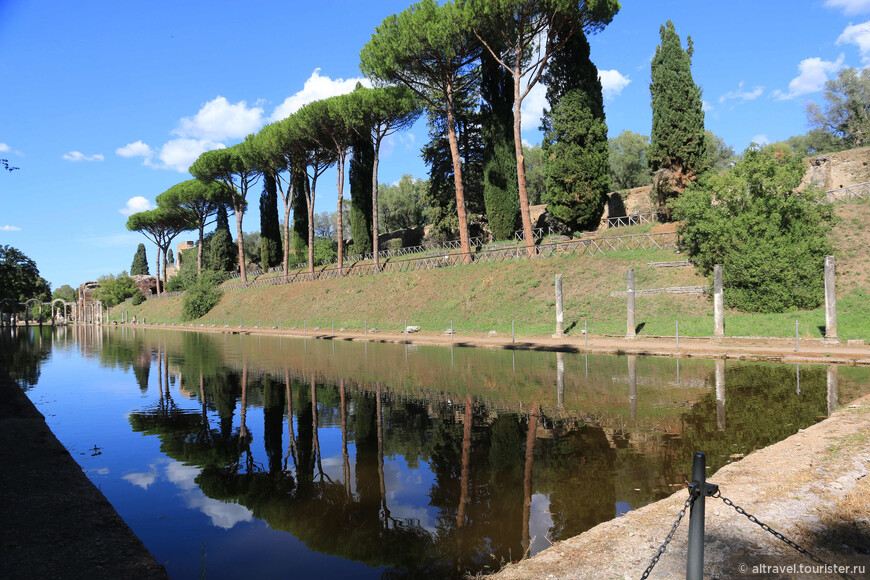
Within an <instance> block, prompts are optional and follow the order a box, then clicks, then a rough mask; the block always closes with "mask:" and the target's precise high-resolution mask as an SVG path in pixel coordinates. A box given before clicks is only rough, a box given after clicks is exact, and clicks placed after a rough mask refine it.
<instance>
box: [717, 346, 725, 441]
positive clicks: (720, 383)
mask: <svg viewBox="0 0 870 580" xmlns="http://www.w3.org/2000/svg"><path fill="white" fill-rule="evenodd" d="M716 428H717V429H718V430H719V431H724V430H725V361H724V360H722V359H716Z"/></svg>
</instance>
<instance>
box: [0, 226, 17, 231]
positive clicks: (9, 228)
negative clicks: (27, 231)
mask: <svg viewBox="0 0 870 580" xmlns="http://www.w3.org/2000/svg"><path fill="white" fill-rule="evenodd" d="M20 231H21V228H19V227H18V226H0V232H20Z"/></svg>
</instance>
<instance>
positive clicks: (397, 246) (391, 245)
mask: <svg viewBox="0 0 870 580" xmlns="http://www.w3.org/2000/svg"><path fill="white" fill-rule="evenodd" d="M387 249H388V250H401V249H402V238H393V239H392V240H389V241H387Z"/></svg>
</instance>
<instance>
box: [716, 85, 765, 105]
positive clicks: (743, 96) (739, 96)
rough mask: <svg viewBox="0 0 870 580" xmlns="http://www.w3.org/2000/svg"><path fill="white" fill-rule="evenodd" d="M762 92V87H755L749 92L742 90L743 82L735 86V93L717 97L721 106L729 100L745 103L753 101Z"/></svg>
mask: <svg viewBox="0 0 870 580" xmlns="http://www.w3.org/2000/svg"><path fill="white" fill-rule="evenodd" d="M763 92H764V88H763V87H755V88H754V89H752V90H751V91H746V90H743V81H740V83H739V84H738V85H737V90H736V91H728V92H727V93H725V94H724V95H722V96H721V97H719V103H720V104H721V103H724V102H725V101H729V100H737V101H740V102H742V103H745V102H746V101H753V100H755V99H757V98H758V97H760V96H761V94H762V93H763Z"/></svg>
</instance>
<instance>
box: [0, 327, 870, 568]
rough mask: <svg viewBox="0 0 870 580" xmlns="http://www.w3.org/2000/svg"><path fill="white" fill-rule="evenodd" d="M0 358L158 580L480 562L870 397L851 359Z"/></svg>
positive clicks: (271, 344)
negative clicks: (142, 548) (139, 544)
mask: <svg viewBox="0 0 870 580" xmlns="http://www.w3.org/2000/svg"><path fill="white" fill-rule="evenodd" d="M0 367H3V368H4V369H6V370H7V372H9V374H11V375H12V376H13V378H15V379H16V380H17V381H18V382H19V383H20V384H21V385H22V387H24V388H25V389H26V391H27V394H28V396H29V397H30V398H31V400H33V401H34V403H35V404H36V405H37V407H38V408H39V410H40V411H41V412H42V413H43V414H44V415H45V417H46V420H47V422H48V424H49V426H50V427H51V429H52V430H53V431H54V433H55V434H56V435H57V437H58V439H60V441H61V442H62V443H63V444H64V445H65V446H66V447H67V449H69V451H70V453H71V454H72V455H73V457H74V458H75V459H76V460H77V461H78V462H79V463H80V464H81V466H82V468H83V469H84V470H85V472H86V473H87V475H88V477H89V478H90V479H91V480H92V481H93V482H94V483H95V484H96V485H97V486H98V487H99V488H100V489H101V490H102V492H103V493H104V494H105V495H106V497H107V498H108V499H109V501H111V503H112V504H113V505H114V506H115V508H116V509H117V511H118V512H119V513H120V514H121V516H122V517H123V518H124V520H125V521H126V522H127V523H128V524H129V525H130V527H131V528H132V529H133V531H134V532H135V533H136V534H137V535H138V536H139V537H140V538H141V539H142V541H143V542H144V543H145V545H146V546H147V547H148V549H149V550H151V552H152V553H153V554H154V555H155V557H156V558H157V560H158V561H159V562H161V563H163V564H164V565H165V566H166V568H167V570H168V572H169V573H170V575H171V576H172V577H173V578H194V577H200V576H201V575H204V576H205V577H207V578H239V577H249V576H252V575H257V576H259V577H285V576H287V575H292V576H294V577H318V578H321V577H322V578H342V577H354V578H357V577H373V578H399V577H432V578H449V577H454V578H459V577H462V576H463V575H465V574H466V573H469V572H470V573H476V572H479V571H487V570H491V569H497V568H499V567H500V566H501V565H502V563H504V562H507V561H513V560H518V559H520V558H522V557H523V556H524V555H527V554H534V553H536V552H539V551H540V550H542V549H544V548H547V547H549V545H550V543H551V542H554V541H556V540H561V539H565V538H567V537H570V536H573V535H576V534H578V533H580V532H583V531H584V530H587V529H589V528H590V527H592V526H594V525H596V524H598V523H600V522H603V521H606V520H609V519H612V518H614V517H618V516H620V515H621V514H624V513H626V512H627V511H629V510H632V509H636V508H638V507H641V506H643V505H646V504H648V503H650V502H653V501H656V500H658V499H660V498H663V497H665V496H667V495H670V494H671V493H673V492H674V491H675V490H676V489H679V488H680V487H682V486H683V485H684V483H685V482H686V480H687V479H688V478H689V474H690V472H691V460H692V455H693V453H694V452H695V451H699V450H700V451H705V452H706V453H707V458H708V465H710V466H711V471H710V472H711V473H713V472H714V471H715V470H716V469H718V468H719V467H721V466H722V465H724V464H726V463H728V462H730V461H734V460H736V459H737V458H739V457H741V456H743V455H745V454H747V453H749V452H751V451H753V450H754V449H758V448H760V447H764V446H766V445H769V444H770V443H773V442H775V441H778V440H781V439H783V438H785V437H787V436H789V435H791V434H793V433H795V432H796V431H797V430H798V429H800V428H804V427H806V426H808V425H811V424H812V423H814V422H816V421H819V420H820V419H822V418H824V417H826V416H827V415H828V413H829V412H830V411H831V410H833V409H835V408H836V407H837V406H838V405H839V404H841V403H847V402H849V401H851V400H853V399H855V398H857V397H858V396H860V395H862V394H864V393H866V392H868V391H870V387H868V385H870V380H868V379H870V369H868V368H860V367H846V366H841V367H836V366H832V365H829V366H821V365H815V366H814V365H776V364H763V363H743V362H731V361H729V362H727V363H726V362H725V361H723V360H715V361H714V360H701V359H686V360H677V359H669V358H652V357H651V358H645V357H636V356H604V355H584V354H564V353H555V352H529V351H511V350H486V349H470V348H459V347H456V348H449V347H437V346H413V345H401V344H399V345H397V344H373V343H359V342H345V341H325V340H303V339H289V338H279V337H274V336H257V335H244V334H222V333H194V332H182V331H175V330H170V329H155V328H148V329H133V328H108V327H107V328H95V327H90V326H88V327H84V326H78V327H66V328H58V329H51V328H42V329H40V328H30V329H19V330H14V331H13V330H6V331H4V332H3V333H0ZM650 556H652V554H650Z"/></svg>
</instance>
